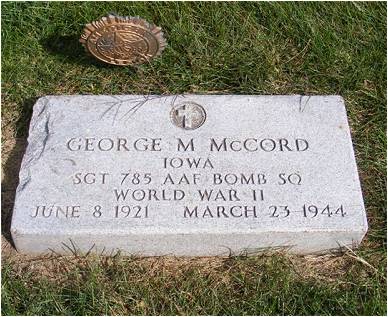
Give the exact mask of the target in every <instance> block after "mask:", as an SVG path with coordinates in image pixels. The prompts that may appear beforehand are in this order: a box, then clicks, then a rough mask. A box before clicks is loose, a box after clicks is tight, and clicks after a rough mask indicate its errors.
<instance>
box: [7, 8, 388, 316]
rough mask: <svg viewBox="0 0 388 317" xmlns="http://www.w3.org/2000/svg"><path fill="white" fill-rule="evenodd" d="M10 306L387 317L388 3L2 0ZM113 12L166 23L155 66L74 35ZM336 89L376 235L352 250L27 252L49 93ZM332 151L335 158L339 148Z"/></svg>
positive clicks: (32, 311)
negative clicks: (24, 214)
mask: <svg viewBox="0 0 388 317" xmlns="http://www.w3.org/2000/svg"><path fill="white" fill-rule="evenodd" d="M1 9H2V10H1V13H2V20H1V26H2V30H1V44H2V46H1V50H2V61H1V66H2V95H1V98H2V295H1V296H2V307H1V312H2V314H3V315H103V314H106V315H120V314H123V315H124V314H125V315H130V314H134V315H138V314H141V315H157V314H159V315H175V314H176V315H185V314H186V315H193V314H195V315H198V314H200V315H202V314H207V315H236V314H237V315H284V314H285V315H319V314H321V315H331V314H333V315H386V313H387V310H386V102H387V100H386V87H387V82H386V75H387V73H386V70H387V69H386V56H387V55H386V35H387V34H386V4H385V3H384V2H373V3H372V2H370V3H366V2H354V3H350V2H347V3H345V2H335V3H334V2H332V3H327V2H323V3H300V2H299V3H289V2H279V3H269V2H266V3H264V2H263V3H254V2H245V3H243V2H233V3H226V2H218V3H210V2H196V3H194V2H192V3H190V2H136V3H129V2H99V3H93V2H66V3H65V2H62V3H61V2H51V3H50V2H2V4H1ZM110 12H115V13H117V14H120V15H128V16H136V15H138V16H141V17H143V18H145V19H147V20H148V21H150V22H153V23H155V24H156V25H158V26H161V27H162V28H163V30H164V33H165V35H166V38H167V42H168V47H167V48H166V50H165V51H164V53H163V55H162V56H161V57H160V58H158V59H155V60H154V61H153V62H152V63H150V64H146V65H142V66H137V67H117V66H113V65H105V64H102V63H100V62H98V61H97V60H95V59H93V58H92V57H90V56H88V55H87V54H85V52H84V50H83V48H82V46H81V45H80V43H79V42H78V39H79V36H80V34H81V33H82V29H83V27H84V25H85V24H86V23H88V22H90V21H93V20H96V19H98V18H100V17H101V16H103V15H106V14H108V13H110ZM147 93H155V94H174V93H177V94H178V93H203V94H217V93H222V94H305V95H308V94H314V95H321V94H322V95H323V94H338V95H341V96H343V97H344V99H345V102H346V107H347V113H348V117H349V123H350V126H351V131H352V138H353V142H354V147H355V152H356V160H357V165H358V168H359V173H360V177H361V182H362V189H363V194H364V199H365V204H366V208H367V215H368V222H369V231H368V234H367V236H366V238H365V240H364V242H363V243H362V245H361V247H360V248H359V249H357V250H354V251H352V250H348V251H346V252H343V253H342V254H333V255H325V256H290V255H285V254H280V253H271V254H263V255H258V256H255V257H231V258H225V259H220V258H202V259H187V258H186V259H182V258H171V257H169V258H167V257H166V258H163V257H162V258H151V259H150V258H148V259H144V258H126V257H121V256H116V257H114V258H103V257H101V258H98V257H94V256H87V257H85V256H74V257H58V256H54V255H53V256H51V257H29V256H24V255H21V254H18V253H17V252H16V251H15V250H14V249H13V248H12V245H11V243H10V235H9V222H10V217H11V212H12V206H13V199H14V195H15V189H16V185H17V175H18V169H19V167H20V160H21V157H22V154H23V150H24V148H25V144H26V138H27V133H28V123H29V119H30V117H31V113H32V106H33V104H34V102H35V101H36V99H37V98H38V97H40V96H43V95H53V94H147ZM333 155H335V153H333Z"/></svg>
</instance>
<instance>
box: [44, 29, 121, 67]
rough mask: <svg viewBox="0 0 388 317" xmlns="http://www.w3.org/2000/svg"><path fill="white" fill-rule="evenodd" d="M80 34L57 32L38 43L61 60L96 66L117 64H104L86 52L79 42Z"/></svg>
mask: <svg viewBox="0 0 388 317" xmlns="http://www.w3.org/2000/svg"><path fill="white" fill-rule="evenodd" d="M79 39H80V34H72V35H59V34H58V33H57V32H55V33H53V34H51V35H50V36H48V37H46V38H44V39H42V40H41V42H40V44H41V45H42V46H43V47H44V48H45V50H46V51H47V52H48V53H49V54H50V55H53V56H56V57H58V58H59V59H61V60H62V61H67V62H70V63H72V64H77V65H83V66H91V65H94V66H97V67H103V68H115V67H117V66H115V65H110V64H105V63H103V62H101V61H99V60H98V59H96V58H94V57H93V56H92V55H91V54H89V53H87V52H86V51H85V49H84V47H83V46H82V44H81V43H80V42H79Z"/></svg>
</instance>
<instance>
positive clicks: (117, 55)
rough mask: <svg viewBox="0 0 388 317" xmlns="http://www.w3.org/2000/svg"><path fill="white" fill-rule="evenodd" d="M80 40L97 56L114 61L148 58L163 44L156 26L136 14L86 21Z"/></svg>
mask: <svg viewBox="0 0 388 317" xmlns="http://www.w3.org/2000/svg"><path fill="white" fill-rule="evenodd" d="M80 42H81V43H82V44H83V45H84V47H85V49H86V50H87V51H88V52H90V53H91V54H92V55H93V56H95V57H96V58H97V59H99V60H101V61H103V62H105V63H109V64H114V65H135V64H142V63H145V62H149V61H150V60H151V59H152V58H154V57H156V56H159V55H160V54H161V53H162V51H163V49H164V48H165V47H166V40H165V39H164V37H163V32H162V29H161V28H160V27H158V26H155V25H153V24H150V23H148V22H147V21H145V20H144V19H141V18H139V17H120V16H116V15H108V16H107V17H102V18H101V19H100V20H98V21H94V22H92V23H89V24H87V25H86V26H85V29H84V32H83V34H82V35H81V39H80Z"/></svg>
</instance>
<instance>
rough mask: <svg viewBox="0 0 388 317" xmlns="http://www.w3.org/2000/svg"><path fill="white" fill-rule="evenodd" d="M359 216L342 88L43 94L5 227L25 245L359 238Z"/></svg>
mask: <svg viewBox="0 0 388 317" xmlns="http://www.w3.org/2000/svg"><path fill="white" fill-rule="evenodd" d="M366 231H367V219H366V214H365V209H364V204H363V199H362V193H361V188H360V182H359V177H358V173H357V167H356V162H355V157H354V153H353V147H352V142H351V135H350V131H349V126H348V122H347V117H346V110H345V105H344V101H343V99H342V98H341V97H339V96H298V95H292V96H249V95H176V96H155V95H151V96H141V95H121V96H46V97H42V98H40V99H39V100H38V101H37V103H36V104H35V106H34V111H33V117H32V120H31V123H30V131H29V138H28V147H27V150H26V153H25V155H24V159H23V162H22V166H21V171H20V182H19V186H18V188H17V193H16V201H15V207H14V213H13V220H12V226H11V233H12V236H13V240H14V242H15V245H16V248H17V249H18V250H19V251H21V252H25V253H35V254H36V253H45V252H50V251H51V250H53V251H55V252H57V253H69V252H72V251H76V252H88V251H89V250H91V251H92V252H97V253H103V254H113V253H115V252H117V251H118V250H120V251H121V253H122V254H136V255H168V254H173V255H188V256H206V255H228V254H241V253H248V254H250V253H255V252H259V251H262V250H268V249H271V248H285V249H286V250H288V251H289V252H293V253H315V252H327V251H329V250H333V249H337V248H340V247H342V246H345V245H346V246H350V247H356V246H357V245H358V244H359V243H360V242H361V240H362V238H363V237H364V235H365V233H366Z"/></svg>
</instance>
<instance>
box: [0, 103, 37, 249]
mask: <svg viewBox="0 0 388 317" xmlns="http://www.w3.org/2000/svg"><path fill="white" fill-rule="evenodd" d="M37 99H38V98H29V99H26V100H25V101H24V102H23V107H22V109H23V111H22V113H21V115H20V117H19V119H18V121H17V123H16V126H17V131H18V132H17V135H16V139H15V141H16V142H15V144H13V147H12V149H11V150H10V151H9V154H8V158H7V161H6V162H5V164H4V168H3V178H2V181H1V234H2V235H3V236H4V238H5V239H6V240H7V241H8V242H9V243H11V245H12V246H13V247H15V245H14V243H13V241H12V236H11V230H10V229H11V220H12V211H13V207H14V203H15V195H16V188H17V186H18V183H19V170H20V166H21V162H22V159H23V155H24V152H25V149H26V146H27V135H28V127H29V124H30V120H31V115H32V107H33V105H34V104H35V102H36V100H37ZM3 151H7V148H4V144H3Z"/></svg>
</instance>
